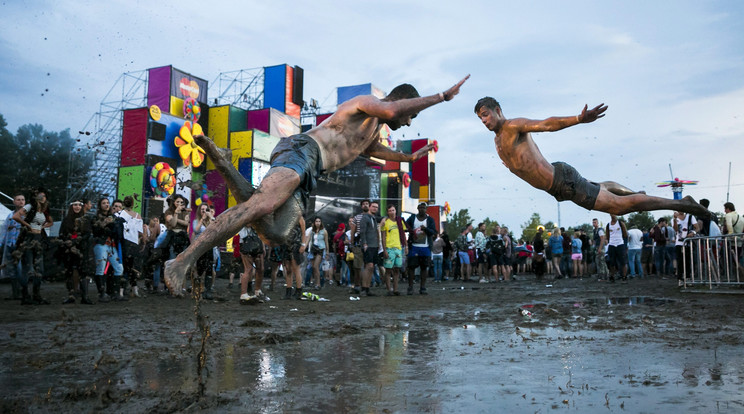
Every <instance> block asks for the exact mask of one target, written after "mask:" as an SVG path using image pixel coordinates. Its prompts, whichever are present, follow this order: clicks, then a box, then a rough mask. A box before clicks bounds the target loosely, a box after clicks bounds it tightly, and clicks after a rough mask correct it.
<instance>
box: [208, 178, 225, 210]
mask: <svg viewBox="0 0 744 414" xmlns="http://www.w3.org/2000/svg"><path fill="white" fill-rule="evenodd" d="M206 180H207V191H209V192H210V193H211V194H210V195H209V199H210V200H212V202H213V203H214V212H215V214H221V213H222V212H223V211H225V209H226V207H227V184H225V180H223V179H222V176H221V175H220V173H219V172H218V171H217V170H212V171H207V174H206Z"/></svg>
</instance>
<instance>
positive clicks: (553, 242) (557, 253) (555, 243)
mask: <svg viewBox="0 0 744 414" xmlns="http://www.w3.org/2000/svg"><path fill="white" fill-rule="evenodd" d="M548 245H550V253H551V254H552V256H553V257H552V263H553V272H555V278H556V279H561V278H563V273H561V257H562V256H563V237H561V229H560V228H558V227H556V228H554V229H553V234H552V235H551V236H550V238H549V239H548Z"/></svg>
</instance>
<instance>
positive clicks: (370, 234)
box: [359, 201, 380, 296]
mask: <svg viewBox="0 0 744 414" xmlns="http://www.w3.org/2000/svg"><path fill="white" fill-rule="evenodd" d="M379 208H380V204H379V203H378V202H376V201H373V202H370V203H369V209H368V210H367V211H366V212H365V213H364V214H363V215H362V217H361V219H360V221H359V229H360V230H359V243H360V244H361V246H362V254H363V256H364V257H363V260H364V270H363V272H362V289H361V291H362V293H363V294H364V295H366V296H376V295H375V294H374V293H372V291H371V290H370V286H371V284H372V274H373V272H374V267H375V265H376V264H377V261H378V260H377V258H378V255H379V248H380V230H379V227H378V223H377V219H376V218H375V215H376V214H377V211H378V209H379Z"/></svg>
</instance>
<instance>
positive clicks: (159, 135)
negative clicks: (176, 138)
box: [147, 122, 165, 141]
mask: <svg viewBox="0 0 744 414" xmlns="http://www.w3.org/2000/svg"><path fill="white" fill-rule="evenodd" d="M147 138H149V139H152V140H155V141H165V124H161V123H159V122H149V123H148V124H147Z"/></svg>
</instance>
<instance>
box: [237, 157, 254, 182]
mask: <svg viewBox="0 0 744 414" xmlns="http://www.w3.org/2000/svg"><path fill="white" fill-rule="evenodd" d="M238 172H239V173H240V175H242V176H243V177H245V179H246V180H248V182H251V175H252V174H253V159H252V158H241V159H239V160H238Z"/></svg>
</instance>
